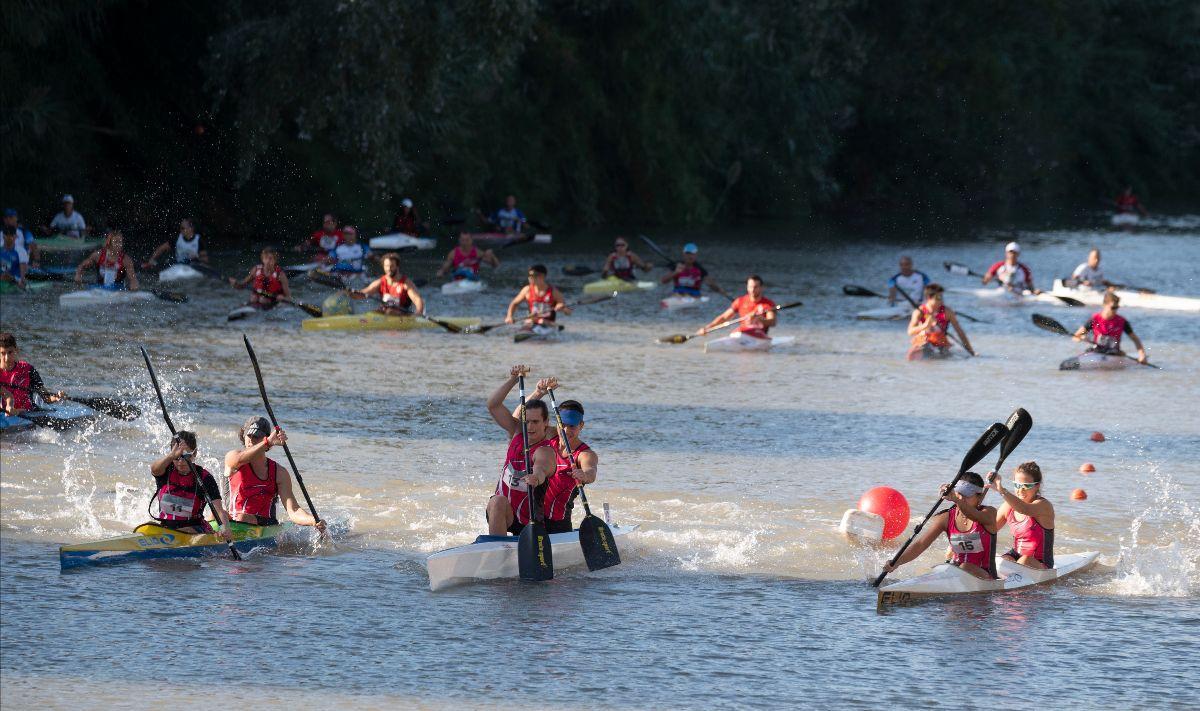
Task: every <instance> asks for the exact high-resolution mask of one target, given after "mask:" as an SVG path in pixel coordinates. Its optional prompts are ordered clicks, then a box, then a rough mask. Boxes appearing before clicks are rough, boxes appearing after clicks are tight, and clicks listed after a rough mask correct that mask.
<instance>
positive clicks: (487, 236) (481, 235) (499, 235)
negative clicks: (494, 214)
mask: <svg viewBox="0 0 1200 711" xmlns="http://www.w3.org/2000/svg"><path fill="white" fill-rule="evenodd" d="M470 235H471V239H472V240H474V242H475V243H476V244H478V245H479V246H481V247H500V246H502V245H505V244H508V243H510V242H511V243H513V244H520V243H522V242H532V243H533V244H550V243H551V242H552V241H553V239H554V238H553V236H552V235H547V234H536V235H527V234H512V233H511V232H471V233H470Z"/></svg>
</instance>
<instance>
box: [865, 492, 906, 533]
mask: <svg viewBox="0 0 1200 711" xmlns="http://www.w3.org/2000/svg"><path fill="white" fill-rule="evenodd" d="M858 509H859V510H860V511H866V512H868V513H873V514H877V515H879V516H882V517H883V540H885V541H890V540H891V539H893V538H895V537H896V536H899V535H900V534H901V533H904V529H906V528H908V518H909V510H908V499H906V498H904V494H901V493H900V492H899V491H896V490H895V489H893V488H891V487H890V486H877V487H875V488H873V489H870V490H868V491H867V493H865V494H863V495H862V498H861V499H859V500H858Z"/></svg>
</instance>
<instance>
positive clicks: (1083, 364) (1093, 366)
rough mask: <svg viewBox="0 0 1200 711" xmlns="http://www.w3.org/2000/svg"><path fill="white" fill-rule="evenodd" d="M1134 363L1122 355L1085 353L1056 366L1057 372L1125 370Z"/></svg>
mask: <svg viewBox="0 0 1200 711" xmlns="http://www.w3.org/2000/svg"><path fill="white" fill-rule="evenodd" d="M1134 362H1135V361H1133V360H1130V359H1129V358H1126V357H1125V356H1122V355H1112V354H1109V353H1098V352H1096V351H1085V352H1083V353H1080V354H1079V355H1077V356H1072V357H1070V358H1067V359H1066V360H1064V361H1063V362H1061V363H1059V364H1058V369H1059V370H1125V369H1126V368H1128V367H1129V366H1131V365H1133V364H1134Z"/></svg>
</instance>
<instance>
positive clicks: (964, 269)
mask: <svg viewBox="0 0 1200 711" xmlns="http://www.w3.org/2000/svg"><path fill="white" fill-rule="evenodd" d="M942 266H943V267H945V269H946V271H948V272H950V273H951V274H957V275H959V276H973V277H979V278H980V279H982V278H983V275H982V274H980V273H979V272H977V271H975V270H973V269H971V268H970V267H968V266H967V265H965V264H959V263H958V262H942ZM1001 288H1004V287H1003V285H1001ZM897 291H903V289H898V290H897ZM1043 293H1045V294H1048V295H1049V296H1053V297H1054V298H1056V299H1058V300H1059V301H1061V302H1063V303H1064V304H1066V305H1067V306H1083V305H1084V303H1083V302H1082V301H1080V300H1079V299H1072V298H1071V297H1069V296H1061V295H1059V294H1054V293H1051V292H1048V291H1047V292H1043Z"/></svg>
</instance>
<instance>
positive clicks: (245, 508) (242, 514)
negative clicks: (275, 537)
mask: <svg viewBox="0 0 1200 711" xmlns="http://www.w3.org/2000/svg"><path fill="white" fill-rule="evenodd" d="M238 439H239V440H241V442H242V445H243V447H242V448H241V449H231V450H229V452H227V453H226V454H225V477H226V478H227V479H229V500H230V502H231V503H230V507H229V509H230V510H229V515H230V518H232V519H233V520H234V521H238V522H241V523H248V524H250V525H252V526H273V525H275V524H277V523H278V522H279V521H278V520H277V519H276V518H275V503H276V502H282V503H283V508H284V510H285V511H287V515H288V518H289V519H291V521H292V523H294V524H296V525H299V526H315V527H316V529H317V530H318V531H321V532H322V533H324V532H325V522H324V521H318V520H316V519H314V518H313V517H312V514H310V513H309V512H308V511H305V510H304V509H303V508H301V507H300V503H299V502H298V501H296V495H295V494H294V493H293V492H292V475H291V473H290V472H289V471H288V470H287V468H286V467H284V466H281V465H280V464H278V463H277V462H276V461H275V460H274V459H269V458H268V457H267V452H268V451H269V450H270V449H271V447H274V446H277V445H281V444H283V443H285V442H287V435H286V434H284V432H283V430H281V429H276V430H275V431H274V432H272V431H271V423H270V422H268V421H267V418H265V417H251V418H250V419H248V420H246V423H245V424H244V425H242V428H241V429H240V430H238Z"/></svg>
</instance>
